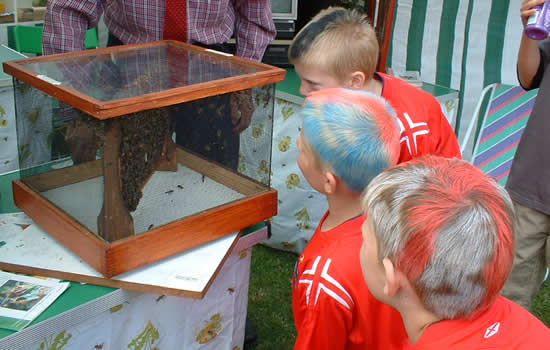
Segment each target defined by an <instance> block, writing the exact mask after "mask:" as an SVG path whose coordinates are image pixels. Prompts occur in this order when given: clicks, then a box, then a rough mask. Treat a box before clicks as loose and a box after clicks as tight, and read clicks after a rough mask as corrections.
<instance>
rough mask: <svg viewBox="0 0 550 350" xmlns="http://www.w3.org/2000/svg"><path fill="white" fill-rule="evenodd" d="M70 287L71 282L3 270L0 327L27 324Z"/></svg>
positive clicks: (14, 326)
mask: <svg viewBox="0 0 550 350" xmlns="http://www.w3.org/2000/svg"><path fill="white" fill-rule="evenodd" d="M68 287H69V282H60V281H59V280H57V279H52V278H44V279H43V278H40V277H32V276H25V275H18V274H13V273H9V272H4V271H0V328H6V329H11V330H14V331H18V330H20V329H23V328H25V327H26V326H27V325H28V324H29V323H31V322H32V321H33V320H34V319H35V318H36V317H37V316H38V315H40V314H41V313H42V312H43V311H44V310H46V308H47V307H48V306H50V304H51V303H53V302H54V301H55V299H57V297H59V296H60V295H61V294H62V293H63V292H64V291H65V289H67V288H68Z"/></svg>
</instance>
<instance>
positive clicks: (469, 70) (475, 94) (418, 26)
mask: <svg viewBox="0 0 550 350" xmlns="http://www.w3.org/2000/svg"><path fill="white" fill-rule="evenodd" d="M521 2H522V1H521V0H482V1H481V0H444V1H442V0H414V1H413V0H397V7H396V13H395V21H394V27H393V35H392V40H391V49H390V55H389V59H388V66H389V67H392V68H393V69H394V70H396V71H405V70H417V71H420V73H421V76H422V79H423V80H424V81H426V82H428V83H432V84H438V85H443V86H446V87H450V88H453V89H456V90H459V91H460V105H459V110H458V113H459V115H458V118H459V121H458V123H457V132H458V134H459V136H461V135H462V134H463V132H464V130H465V125H467V124H468V121H469V120H470V119H471V115H472V113H473V110H474V108H475V105H476V103H477V100H478V98H479V95H480V93H481V91H482V90H483V88H484V87H485V86H487V85H489V84H491V83H495V82H502V83H506V84H513V85H517V84H518V82H517V78H516V68H515V65H516V57H517V51H518V48H519V43H520V39H521V34H522V25H521V21H520V17H519V8H520V5H521Z"/></svg>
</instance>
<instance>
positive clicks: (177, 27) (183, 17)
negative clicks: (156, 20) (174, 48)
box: [163, 0, 187, 41]
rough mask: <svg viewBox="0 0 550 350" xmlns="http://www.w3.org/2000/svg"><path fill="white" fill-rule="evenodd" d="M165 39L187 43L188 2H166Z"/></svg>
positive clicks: (179, 0) (181, 0)
mask: <svg viewBox="0 0 550 350" xmlns="http://www.w3.org/2000/svg"><path fill="white" fill-rule="evenodd" d="M163 39H165V40H169V39H170V40H179V41H187V0H166V12H165V15H164V33H163Z"/></svg>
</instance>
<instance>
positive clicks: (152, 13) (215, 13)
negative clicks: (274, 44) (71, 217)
mask: <svg viewBox="0 0 550 350" xmlns="http://www.w3.org/2000/svg"><path fill="white" fill-rule="evenodd" d="M102 14H104V22H105V24H106V26H107V28H108V29H109V39H108V43H107V45H108V46H112V45H121V44H134V43H141V42H148V41H155V40H162V39H172V40H179V41H185V42H188V43H191V44H197V45H201V46H206V47H209V48H212V49H216V50H218V51H226V52H227V51H228V46H227V45H226V42H227V40H229V38H231V36H232V35H234V37H235V39H236V55H238V56H240V57H243V58H247V59H250V60H254V61H260V60H261V58H262V56H263V54H264V52H265V49H266V47H267V45H268V44H269V43H270V42H271V41H272V40H273V38H274V37H275V34H276V31H275V25H274V23H273V19H272V13H271V0H217V1H200V0H85V1H83V0H50V1H48V5H47V11H46V16H45V19H44V34H43V52H44V54H46V55H48V54H53V53H61V52H67V51H77V50H83V49H84V37H85V34H86V30H87V29H88V28H93V27H95V26H96V25H97V23H98V21H99V19H100V17H101V15H102ZM191 69H192V68H190V71H191ZM222 104H223V105H226V106H227V108H224V109H223V110H225V111H226V112H225V114H224V115H222V116H215V117H212V118H204V117H201V116H199V115H198V113H196V112H197V111H201V110H205V107H206V106H213V105H217V106H219V105H222ZM253 110H254V108H253V103H252V95H251V91H250V90H244V91H242V92H238V93H233V94H226V95H220V96H215V97H214V98H212V99H203V100H199V101H196V102H194V103H192V104H191V103H190V104H186V105H181V106H180V107H179V109H178V110H176V112H175V114H174V115H175V116H180V117H178V118H175V120H176V142H177V143H178V144H180V145H182V146H185V147H186V148H189V149H191V150H192V151H195V152H197V153H200V154H202V155H203V156H206V157H207V158H209V159H211V160H214V161H218V162H220V163H223V164H225V165H227V166H229V167H231V168H233V169H236V168H237V165H238V158H239V154H238V153H239V133H240V132H242V131H243V130H244V129H246V128H247V127H248V125H249V124H250V121H251V118H252V112H253Z"/></svg>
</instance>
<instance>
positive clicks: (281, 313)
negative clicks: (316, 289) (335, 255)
mask: <svg viewBox="0 0 550 350" xmlns="http://www.w3.org/2000/svg"><path fill="white" fill-rule="evenodd" d="M296 259H297V255H296V254H293V253H288V252H283V251H280V250H275V249H271V248H268V247H265V246H261V245H256V246H254V248H253V251H252V267H251V271H250V286H249V290H248V318H249V319H250V320H251V321H252V323H253V324H254V327H256V332H257V335H258V340H257V342H256V344H255V346H252V347H245V350H252V349H254V350H272V349H273V350H284V349H292V347H293V346H294V341H295V339H296V328H295V327H294V318H293V316H292V273H293V271H294V264H295V262H296Z"/></svg>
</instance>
